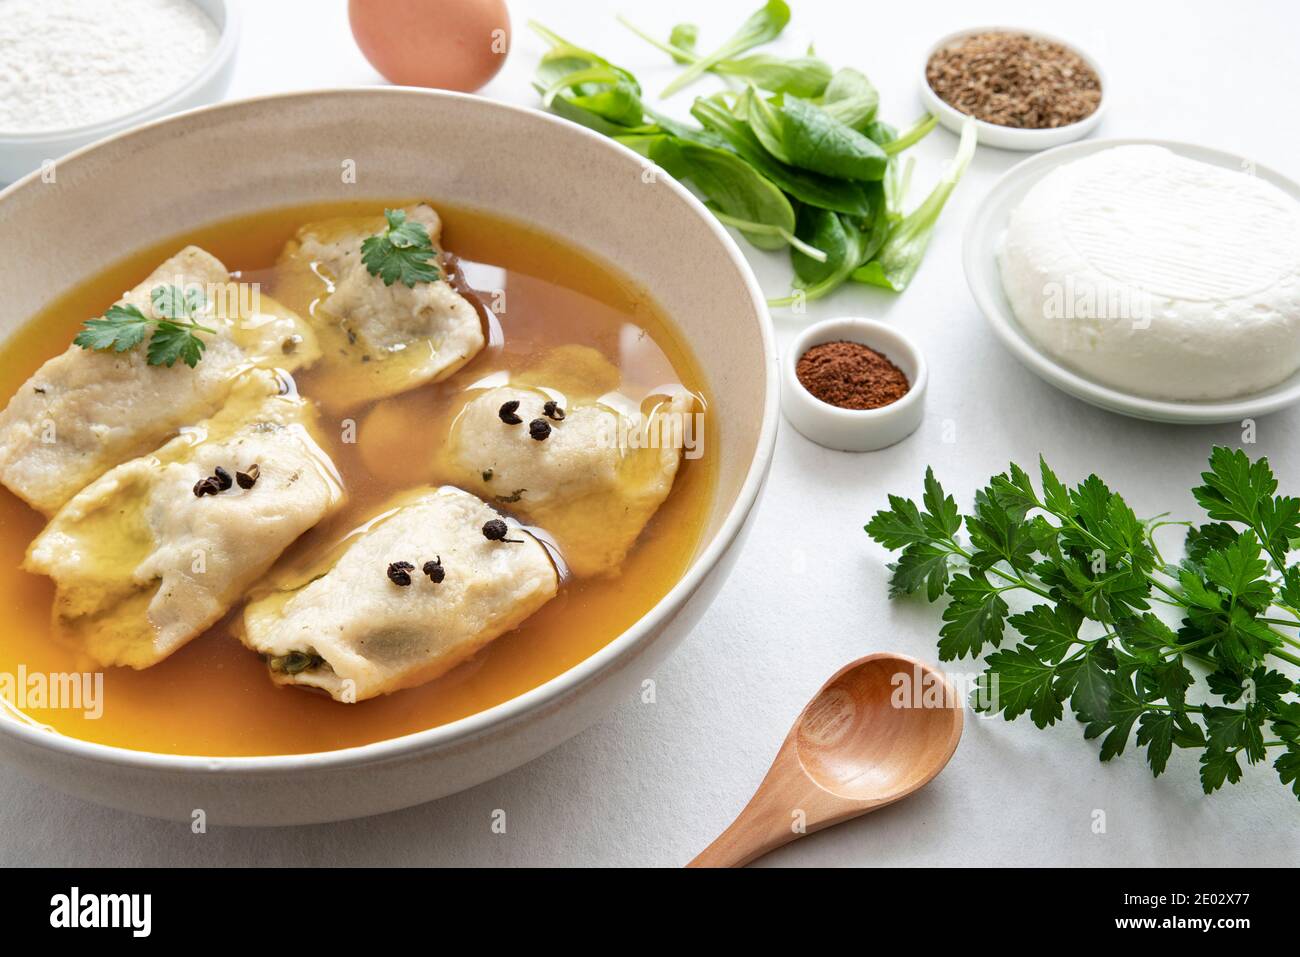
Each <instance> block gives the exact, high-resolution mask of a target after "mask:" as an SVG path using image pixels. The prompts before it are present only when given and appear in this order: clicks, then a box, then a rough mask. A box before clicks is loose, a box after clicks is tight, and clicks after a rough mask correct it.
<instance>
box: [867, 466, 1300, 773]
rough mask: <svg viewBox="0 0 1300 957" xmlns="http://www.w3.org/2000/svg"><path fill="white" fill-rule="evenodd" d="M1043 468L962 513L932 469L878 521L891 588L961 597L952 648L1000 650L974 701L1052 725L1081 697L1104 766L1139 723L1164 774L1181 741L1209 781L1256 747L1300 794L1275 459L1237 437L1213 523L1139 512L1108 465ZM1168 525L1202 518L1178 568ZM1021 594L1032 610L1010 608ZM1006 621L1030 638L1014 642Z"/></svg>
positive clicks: (1002, 481)
mask: <svg viewBox="0 0 1300 957" xmlns="http://www.w3.org/2000/svg"><path fill="white" fill-rule="evenodd" d="M1039 473H1040V478H1039V484H1038V487H1035V484H1034V482H1033V480H1032V479H1031V478H1030V476H1029V474H1028V473H1027V472H1026V471H1025V470H1024V469H1023V468H1021V467H1020V466H1018V465H1015V464H1012V465H1011V466H1010V468H1009V470H1008V471H1007V472H1005V473H1003V474H1001V475H996V476H994V477H993V478H992V479H991V480H990V482H989V484H988V486H987V487H985V488H983V489H981V490H980V491H979V492H978V493H976V496H975V504H974V510H973V511H972V512H971V513H970V514H968V515H963V514H961V512H960V511H959V510H958V508H957V504H956V502H955V501H954V500H953V498H952V496H950V495H947V494H945V492H944V490H943V487H942V486H941V485H940V484H939V482H938V481H937V480H936V479H935V477H934V472H933V470H931V469H927V470H926V475H925V488H924V494H923V496H922V499H921V504H920V505H919V506H918V505H917V504H916V503H915V502H913V501H911V500H909V499H905V498H902V497H900V496H897V495H891V496H889V505H890V507H889V508H888V509H887V510H884V511H881V512H878V513H877V514H876V515H875V516H874V517H873V518H872V519H871V521H870V522H869V523H868V524H867V526H866V531H867V533H868V534H869V535H870V536H871V537H872V538H873V539H875V540H876V541H877V542H879V543H880V544H881V545H883V546H885V547H886V548H888V549H891V550H900V551H901V554H900V555H899V558H898V561H897V562H896V563H894V564H892V565H891V566H890V568H891V570H892V577H891V581H890V584H891V595H893V596H897V595H901V594H906V593H913V592H924V593H925V595H926V597H927V598H928V599H929V600H930V601H936V600H937V599H939V598H940V597H941V596H942V595H944V594H947V595H948V597H949V599H950V601H949V603H948V605H947V607H946V608H945V609H944V611H943V622H944V623H943V626H942V627H941V628H940V631H939V635H940V637H939V657H940V658H941V659H943V660H945V661H949V660H952V659H955V658H962V657H966V656H970V657H972V658H975V657H978V656H979V655H981V654H982V653H984V651H985V650H986V648H988V647H990V646H991V647H992V648H997V649H1000V650H997V651H992V652H991V653H989V654H988V655H987V656H986V657H985V664H986V666H987V667H986V670H985V671H984V674H983V675H981V676H980V680H979V684H978V687H977V690H976V693H975V695H974V696H973V697H974V699H975V707H977V708H979V709H981V710H986V711H1000V712H1002V714H1003V716H1004V717H1005V718H1006V719H1007V720H1011V719H1013V718H1016V717H1018V716H1020V715H1021V714H1024V713H1025V712H1028V713H1029V717H1030V720H1032V721H1033V722H1034V724H1036V725H1037V726H1038V727H1040V728H1043V727H1046V726H1048V725H1051V724H1055V723H1056V722H1057V721H1058V720H1060V719H1061V718H1062V717H1063V714H1064V704H1065V702H1066V701H1068V702H1069V705H1070V709H1071V710H1072V711H1073V712H1074V714H1075V716H1076V717H1077V718H1078V719H1079V720H1080V721H1081V722H1083V724H1084V736H1085V737H1086V738H1090V739H1091V738H1101V739H1102V741H1101V760H1103V761H1109V760H1110V759H1111V758H1113V757H1115V756H1116V755H1118V754H1121V753H1122V752H1123V751H1124V749H1125V747H1126V746H1127V744H1128V742H1129V739H1130V738H1131V737H1133V736H1134V729H1135V728H1136V741H1137V746H1138V747H1143V748H1145V749H1146V758H1147V763H1148V764H1149V765H1150V767H1151V771H1152V773H1153V774H1155V775H1157V776H1158V775H1159V774H1161V773H1162V772H1163V771H1164V770H1165V768H1166V766H1167V764H1168V762H1169V758H1170V756H1171V754H1172V753H1173V750H1174V748H1189V749H1195V750H1197V751H1199V752H1200V765H1201V771H1200V776H1201V785H1202V787H1203V789H1204V790H1205V792H1206V793H1207V794H1208V793H1210V792H1213V791H1215V790H1217V789H1218V788H1220V787H1221V786H1223V784H1224V783H1225V782H1227V783H1231V784H1235V783H1237V782H1238V781H1239V780H1241V775H1242V766H1241V759H1242V758H1244V759H1245V760H1246V761H1247V762H1248V763H1249V764H1257V763H1259V762H1261V761H1264V760H1266V759H1267V758H1268V757H1269V756H1270V752H1274V753H1277V757H1276V759H1275V760H1274V761H1273V768H1274V769H1275V770H1276V771H1277V774H1278V776H1279V777H1280V779H1281V781H1282V783H1283V784H1284V785H1289V786H1290V787H1291V789H1292V791H1294V792H1295V794H1296V796H1297V797H1298V798H1300V697H1298V696H1300V684H1297V683H1296V682H1295V681H1294V680H1293V679H1292V678H1290V677H1288V676H1287V675H1286V674H1284V673H1282V672H1281V671H1278V670H1276V669H1275V668H1274V667H1272V665H1274V664H1276V663H1278V662H1287V663H1289V664H1292V665H1300V655H1298V654H1297V651H1300V640H1297V637H1296V636H1297V630H1298V629H1300V564H1294V563H1291V562H1290V561H1289V559H1290V556H1291V553H1292V551H1293V547H1294V546H1295V545H1297V544H1300V499H1296V498H1292V497H1289V496H1283V495H1277V494H1276V492H1277V480H1276V479H1275V478H1274V476H1273V472H1272V470H1271V468H1270V467H1269V464H1268V460H1267V459H1262V458H1261V459H1258V460H1255V461H1251V460H1250V459H1249V458H1248V457H1247V456H1246V454H1245V453H1244V452H1242V451H1239V450H1238V451H1233V450H1231V449H1227V448H1222V447H1216V448H1215V449H1214V450H1213V452H1212V454H1211V456H1210V468H1209V471H1207V472H1203V473H1202V474H1201V479H1202V482H1203V484H1202V485H1199V486H1197V487H1196V488H1194V489H1193V490H1192V493H1193V495H1194V496H1195V498H1196V500H1197V502H1198V503H1199V504H1200V506H1201V507H1202V508H1203V509H1204V510H1205V512H1206V516H1207V517H1208V518H1209V519H1210V521H1208V522H1206V523H1204V524H1200V525H1196V524H1192V523H1188V522H1172V521H1167V520H1165V518H1164V517H1163V516H1157V517H1156V518H1153V519H1146V520H1142V519H1139V518H1138V517H1137V516H1136V515H1135V514H1134V513H1133V510H1132V509H1131V508H1129V506H1128V505H1127V504H1126V503H1125V501H1124V499H1123V498H1122V497H1121V496H1120V495H1119V494H1118V493H1116V492H1112V491H1111V490H1110V489H1109V488H1107V486H1106V484H1105V483H1104V482H1103V481H1102V480H1101V479H1100V478H1098V477H1097V476H1096V475H1090V476H1088V478H1087V479H1086V480H1084V481H1083V482H1082V483H1080V484H1079V485H1077V486H1075V487H1074V488H1068V487H1067V486H1066V485H1065V484H1064V483H1063V482H1062V481H1061V480H1060V479H1059V478H1057V476H1056V475H1055V473H1053V472H1052V470H1051V469H1050V468H1048V466H1047V463H1046V462H1044V461H1043V460H1042V459H1041V458H1040V460H1039ZM1168 525H1186V526H1187V529H1188V530H1187V537H1186V555H1185V557H1184V558H1183V559H1182V561H1180V562H1178V563H1176V564H1175V563H1170V562H1166V561H1165V559H1164V558H1163V556H1162V555H1161V554H1160V549H1159V547H1158V546H1157V544H1156V541H1155V532H1156V530H1157V529H1159V528H1161V527H1164V526H1168ZM963 526H964V527H965V533H966V534H965V538H964V539H963V538H961V537H959V532H960V531H961V530H962V528H963ZM1013 592H1020V593H1022V594H1025V595H1028V596H1030V601H1032V602H1034V604H1032V607H1030V608H1029V609H1028V610H1027V611H1024V612H1022V613H1019V614H1012V613H1011V609H1010V608H1009V606H1008V605H1007V602H1006V600H1005V599H1004V597H1003V596H1004V595H1007V594H1009V593H1013ZM1155 606H1164V607H1166V608H1167V609H1172V610H1175V612H1176V614H1177V616H1178V618H1179V619H1180V620H1179V621H1178V624H1177V625H1176V626H1171V625H1170V624H1167V623H1166V621H1165V620H1164V619H1163V618H1161V617H1159V616H1157V615H1156V614H1155V613H1154V612H1153V611H1152V609H1153V607H1155ZM1085 623H1087V624H1085ZM1008 624H1010V625H1011V627H1012V628H1013V629H1014V630H1015V631H1016V632H1018V634H1019V637H1020V639H1021V640H1020V642H1019V643H1018V644H1016V645H1015V646H1014V647H1011V648H1002V647H1001V646H1002V641H1003V637H1004V633H1005V630H1006V625H1008ZM1198 675H1199V676H1200V680H1198V677H1197V676H1198ZM1189 699H1190V700H1189ZM1197 702H1202V703H1197Z"/></svg>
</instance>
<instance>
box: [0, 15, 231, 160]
mask: <svg viewBox="0 0 1300 957" xmlns="http://www.w3.org/2000/svg"><path fill="white" fill-rule="evenodd" d="M192 2H193V3H194V4H195V5H196V6H198V7H199V8H201V9H202V10H203V12H204V13H206V14H207V15H208V16H209V17H211V18H212V22H213V23H215V24H216V25H217V29H218V30H220V31H221V38H220V39H219V40H218V41H217V47H216V49H215V50H213V51H212V54H211V55H210V56H209V58H208V62H207V63H205V64H204V65H203V68H202V69H201V70H199V72H198V73H196V74H194V76H192V77H190V79H188V80H187V81H186V82H185V84H184V85H183V86H180V87H178V88H177V89H176V90H174V91H173V92H172V93H170V94H168V95H167V96H166V97H164V98H163V99H161V100H156V101H154V102H153V103H150V104H148V105H146V106H143V107H141V108H140V109H138V110H133V111H132V112H130V113H124V114H122V115H121V116H114V117H110V118H108V119H105V120H100V121H99V122H96V123H89V124H87V125H85V126H77V127H72V128H69V129H64V130H42V131H40V132H34V133H21V132H6V131H4V130H0V184H4V183H12V182H13V181H14V180H16V179H18V178H19V177H20V176H26V175H27V174H28V173H30V172H31V171H32V170H34V169H38V168H40V167H41V165H42V164H44V163H46V162H52V161H54V160H57V159H58V158H59V157H61V156H63V155H64V154H65V153H70V152H71V151H72V150H75V149H77V148H79V147H82V146H85V145H86V144H87V143H93V142H95V141H96V140H100V139H103V138H104V137H106V136H111V135H113V134H114V133H118V132H121V131H122V130H128V129H130V128H131V127H133V126H138V125H139V124H141V123H144V122H147V121H148V120H152V119H156V118H157V117H160V116H167V115H169V114H171V113H178V112H180V111H181V110H188V109H190V108H192V107H196V106H205V105H207V104H208V103H215V102H216V101H217V100H219V99H221V96H222V94H224V93H225V92H226V88H227V87H229V86H230V77H231V74H232V73H233V72H234V69H235V50H236V48H237V47H238V46H239V24H240V20H239V4H238V3H237V2H236V0H192ZM162 52H165V51H160V54H161V53H162ZM160 62H161V61H160Z"/></svg>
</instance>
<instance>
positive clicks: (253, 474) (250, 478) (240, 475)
mask: <svg viewBox="0 0 1300 957" xmlns="http://www.w3.org/2000/svg"><path fill="white" fill-rule="evenodd" d="M261 476H262V470H261V469H260V468H258V467H257V463H256V462H254V463H253V464H252V465H250V466H249V467H248V470H247V471H245V472H236V473H235V484H237V485H238V486H239V487H240V488H242V489H250V488H252V487H253V486H254V485H256V484H257V480H258V479H259V478H261Z"/></svg>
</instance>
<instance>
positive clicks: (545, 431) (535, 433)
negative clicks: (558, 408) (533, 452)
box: [528, 419, 551, 442]
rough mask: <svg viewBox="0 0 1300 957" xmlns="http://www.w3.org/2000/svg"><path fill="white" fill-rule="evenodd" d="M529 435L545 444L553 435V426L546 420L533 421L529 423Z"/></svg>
mask: <svg viewBox="0 0 1300 957" xmlns="http://www.w3.org/2000/svg"><path fill="white" fill-rule="evenodd" d="M528 434H529V435H531V436H532V437H533V438H534V439H536V440H537V441H538V442H545V441H546V440H547V439H548V438H549V437H550V435H551V424H550V423H549V422H547V421H546V420H545V419H533V421H531V422H529V423H528Z"/></svg>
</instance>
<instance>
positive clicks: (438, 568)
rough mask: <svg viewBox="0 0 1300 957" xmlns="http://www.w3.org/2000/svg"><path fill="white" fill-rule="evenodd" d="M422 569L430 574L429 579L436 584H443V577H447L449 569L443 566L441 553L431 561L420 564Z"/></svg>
mask: <svg viewBox="0 0 1300 957" xmlns="http://www.w3.org/2000/svg"><path fill="white" fill-rule="evenodd" d="M420 571H422V572H424V573H425V574H426V575H428V576H429V580H430V581H431V582H433V583H434V584H435V585H440V584H442V581H443V579H445V578H446V577H447V570H446V569H444V568H443V567H442V556H441V555H439V556H438V557H437V558H435V559H434V560H433V561H431V562H425V563H424V564H423V565H422V566H420Z"/></svg>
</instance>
